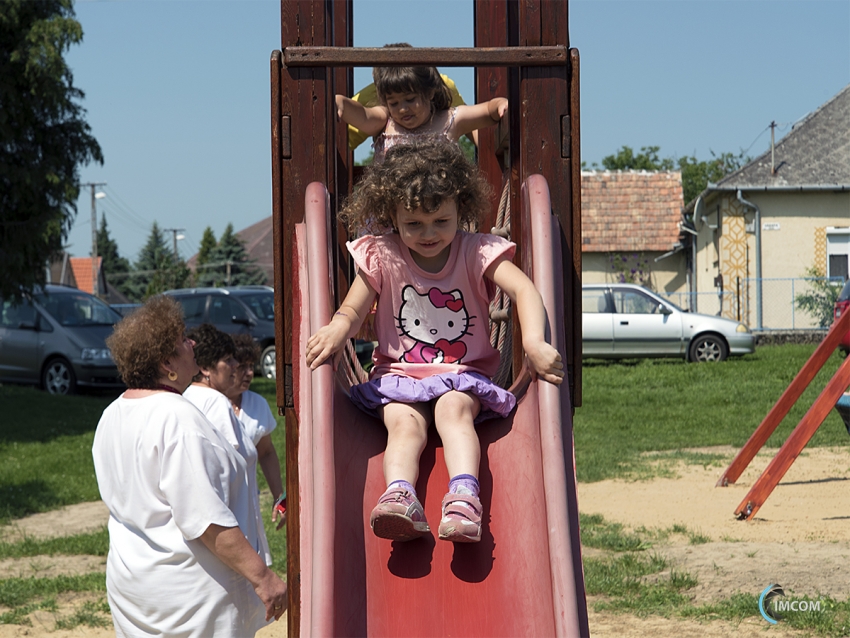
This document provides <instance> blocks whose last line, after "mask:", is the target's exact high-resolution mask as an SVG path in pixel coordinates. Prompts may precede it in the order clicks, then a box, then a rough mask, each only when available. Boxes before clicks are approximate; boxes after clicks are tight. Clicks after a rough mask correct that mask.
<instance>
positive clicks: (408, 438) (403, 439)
mask: <svg viewBox="0 0 850 638" xmlns="http://www.w3.org/2000/svg"><path fill="white" fill-rule="evenodd" d="M381 416H382V418H383V420H384V425H385V426H386V428H387V449H386V451H385V452H384V479H385V480H386V482H387V485H389V484H390V483H391V482H393V481H399V480H402V481H407V482H408V483H410V484H411V485H416V479H417V477H418V476H419V457H420V456H422V451H423V450H424V449H425V443H426V442H427V440H428V426H429V425H430V422H431V408H430V406H429V405H428V404H427V403H388V404H387V405H385V406H384V407H383V409H382V410H381Z"/></svg>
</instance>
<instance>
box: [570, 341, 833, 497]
mask: <svg viewBox="0 0 850 638" xmlns="http://www.w3.org/2000/svg"><path fill="white" fill-rule="evenodd" d="M814 348H815V346H813V345H783V346H765V347H761V348H758V349H757V350H756V352H755V353H754V354H752V355H747V356H745V357H733V358H730V359H727V360H726V361H724V362H723V363H720V364H692V363H686V362H684V361H678V360H667V359H641V360H629V361H625V362H613V361H612V362H608V361H585V363H584V366H583V370H582V406H581V407H580V408H577V409H576V411H575V418H574V433H575V448H576V472H577V474H578V479H579V481H587V482H589V481H599V480H602V479H606V478H615V477H633V478H640V477H641V475H642V474H643V475H644V476H647V475H649V476H651V475H653V474H654V473H657V471H658V470H657V469H656V470H653V468H652V463H651V459H650V458H647V456H646V455H645V453H648V452H670V453H674V454H682V453H681V452H678V451H679V450H682V449H685V448H695V447H705V446H715V445H731V446H733V447H736V448H740V447H741V446H743V444H744V443H745V442H746V441H747V439H748V438H749V437H750V435H751V434H752V433H753V431H754V430H755V429H756V427H758V425H759V423H761V420H762V419H763V418H764V416H765V415H766V414H767V413H768V411H769V410H770V409H771V408H772V407H773V405H774V403H775V402H776V400H777V399H778V398H779V397H780V396H781V394H782V393H783V392H784V391H785V389H786V388H787V386H788V384H789V383H790V382H791V381H792V379H793V378H794V376H795V375H796V374H797V373H798V372H799V370H800V368H801V367H802V366H803V364H804V363H805V362H806V360H807V359H808V358H809V356H811V353H812V352H813V351H814ZM841 361H842V359H841V356H840V355H839V354H833V356H831V357H830V358H829V360H828V361H827V363H826V365H825V366H824V367H823V369H822V370H821V372H820V373H819V374H818V376H817V377H815V379H814V380H813V381H812V383H811V384H810V386H809V388H808V389H807V390H806V392H805V393H804V394H803V396H802V397H801V399H800V400H799V401H798V402H797V404H796V405H795V406H794V408H793V409H792V410H791V412H790V413H789V414H788V416H787V417H786V418H785V419H784V420H783V421H782V423H781V424H780V425H779V427H778V428H777V429H776V432H774V434H773V436H771V437H770V439H769V440H768V442H767V447H768V448H778V447H779V446H780V445H781V444H782V443H783V442H784V441H785V439H786V438H787V437H788V435H789V434H790V432H791V431H792V430H793V429H794V427H795V426H796V425H797V423H799V421H800V419H801V418H802V417H803V415H804V414H805V413H806V411H808V409H809V408H810V407H811V405H812V403H813V402H814V400H815V398H816V397H817V396H818V394H820V392H821V391H822V390H823V388H824V387H825V386H826V383H827V382H828V381H829V379H830V378H831V377H832V375H833V374H834V373H835V371H836V370H837V369H838V366H839V365H840V363H841ZM848 443H850V440H848V437H847V432H846V430H845V429H844V425H843V423H842V421H841V418H840V417H839V416H838V414H836V413H835V412H834V411H830V414H829V415H828V416H827V418H826V420H825V421H824V424H823V425H822V426H821V427H820V428H819V429H818V431H817V432H816V433H815V435H814V437H812V440H811V442H810V443H809V445H810V446H815V447H818V446H825V445H848ZM700 456H701V455H697V456H696V457H693V458H692V459H691V460H694V461H696V462H711V463H713V462H716V459H714V460H712V459H711V458H710V457H706V458H703V459H702V460H700ZM683 460H686V461H687V460H688V459H687V458H683ZM662 468H663V464H662Z"/></svg>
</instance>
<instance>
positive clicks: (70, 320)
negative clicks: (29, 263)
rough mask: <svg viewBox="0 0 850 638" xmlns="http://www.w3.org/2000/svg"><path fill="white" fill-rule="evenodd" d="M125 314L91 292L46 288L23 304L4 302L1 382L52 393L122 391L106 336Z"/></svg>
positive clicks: (0, 313)
mask: <svg viewBox="0 0 850 638" xmlns="http://www.w3.org/2000/svg"><path fill="white" fill-rule="evenodd" d="M120 320H121V315H119V314H118V313H117V312H115V311H114V310H112V308H110V307H109V306H108V305H106V304H105V303H103V302H102V301H100V300H99V299H98V298H97V297H94V296H92V295H90V294H88V293H87V292H83V291H82V290H78V289H77V288H70V287H68V286H56V285H47V286H45V287H44V288H43V289H39V290H38V291H37V292H36V294H34V295H33V296H32V298H30V299H24V300H23V301H22V302H20V303H17V304H16V303H14V302H13V301H12V300H9V299H5V300H0V381H6V382H15V383H29V384H35V385H40V386H41V387H42V388H44V389H45V390H47V391H48V392H50V393H51V394H72V393H74V392H75V391H76V390H77V388H78V387H90V388H92V387H97V388H121V387H123V383H122V382H121V379H120V378H119V376H118V369H117V368H116V367H115V362H114V361H113V360H112V355H111V354H110V353H109V349H108V348H107V347H106V338H107V337H108V336H109V335H110V334H112V329H113V326H114V325H115V324H116V323H117V322H118V321H120Z"/></svg>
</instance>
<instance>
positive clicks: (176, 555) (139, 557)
mask: <svg viewBox="0 0 850 638" xmlns="http://www.w3.org/2000/svg"><path fill="white" fill-rule="evenodd" d="M107 345H108V346H109V348H110V350H111V352H112V356H113V358H114V359H115V362H116V365H117V366H118V370H119V373H120V374H121V377H122V379H123V381H124V383H126V385H127V387H128V390H127V391H126V392H124V393H123V394H122V395H121V396H120V397H119V398H118V399H116V400H115V401H114V402H113V403H112V404H111V405H110V406H109V407H107V408H106V410H104V413H103V416H102V417H101V419H100V422H99V423H98V426H97V431H96V433H95V438H94V445H93V447H92V455H93V457H94V466H95V473H96V475H97V482H98V488H99V489H100V494H101V497H102V498H103V500H104V502H105V503H106V505H107V507H108V508H109V523H108V528H109V555H108V558H107V563H106V588H107V596H108V599H109V606H110V608H111V611H112V618H113V622H114V625H115V632H116V635H117V636H122V637H123V636H133V637H134V638H135V637H137V636H162V635H167V636H181V637H182V636H185V637H198V638H201V637H205V636H213V635H214V636H225V637H233V638H236V637H242V636H253V635H254V634H255V633H256V631H257V630H258V629H259V628H261V627H262V626H264V625H265V624H267V623H268V621H269V620H271V619H272V618H274V619H275V620H277V619H279V618H280V617H281V615H282V614H283V612H284V610H285V609H286V605H287V590H286V584H285V583H284V582H283V581H281V580H280V578H279V577H278V576H277V575H276V574H275V573H274V572H272V571H271V570H270V569H269V568H268V567H267V566H266V565H265V564H264V562H263V560H262V559H261V558H260V557H259V556H258V554H257V552H256V551H255V548H254V547H253V546H252V545H251V544H249V542H248V541H247V540H246V536H245V533H244V529H245V528H247V527H250V524H251V511H250V510H251V508H250V498H249V497H250V491H249V490H250V483H249V477H248V468H247V464H246V462H245V459H244V458H243V457H242V456H241V455H240V454H238V453H236V451H235V450H234V448H233V446H232V444H231V443H230V442H229V441H228V440H227V439H225V438H224V437H223V436H222V435H221V433H220V432H219V431H217V430H216V429H215V428H213V427H212V425H211V424H210V422H209V421H208V420H207V419H206V417H204V415H203V414H201V412H199V411H198V410H197V408H195V407H194V406H193V405H192V404H191V403H189V402H188V401H187V400H186V399H184V398H183V396H182V395H181V393H182V392H183V390H185V389H186V387H187V386H188V385H189V383H190V382H191V380H192V377H193V376H194V375H195V373H197V371H198V366H197V364H196V363H195V359H194V354H193V346H194V343H193V342H192V341H191V340H190V339H188V338H187V337H186V336H185V332H184V325H183V319H182V311H181V308H180V305H179V304H178V303H177V302H175V301H174V300H172V299H170V298H167V297H162V296H160V297H154V298H153V299H151V300H150V301H148V302H147V303H146V304H145V305H144V306H142V307H141V308H139V309H138V310H137V311H136V312H135V313H133V314H132V315H130V316H128V317H126V318H125V319H123V320H122V321H121V322H120V323H119V324H118V325H117V326H116V328H115V332H114V333H113V335H112V336H111V337H110V338H109V339H108V340H107Z"/></svg>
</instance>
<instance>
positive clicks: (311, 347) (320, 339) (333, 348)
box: [306, 312, 351, 370]
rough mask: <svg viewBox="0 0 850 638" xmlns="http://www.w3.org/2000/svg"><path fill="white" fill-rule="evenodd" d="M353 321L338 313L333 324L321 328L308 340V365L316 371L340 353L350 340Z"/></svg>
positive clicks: (332, 321)
mask: <svg viewBox="0 0 850 638" xmlns="http://www.w3.org/2000/svg"><path fill="white" fill-rule="evenodd" d="M350 330H351V321H350V320H349V318H348V315H345V314H343V313H341V312H337V313H336V314H335V315H334V316H333V319H331V322H330V323H329V324H328V325H326V326H323V327H322V328H319V330H318V332H316V334H314V335H313V336H312V337H310V338H309V339H308V340H307V352H306V355H307V365H308V366H309V367H310V369H311V370H315V369H316V368H318V367H319V366H320V365H322V364H323V363H324V362H325V361H327V359H328V358H329V357H331V356H332V355H334V354H336V353H337V352H339V350H340V349H342V347H343V346H344V345H345V342H346V340H347V339H348V333H349V331H350Z"/></svg>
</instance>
